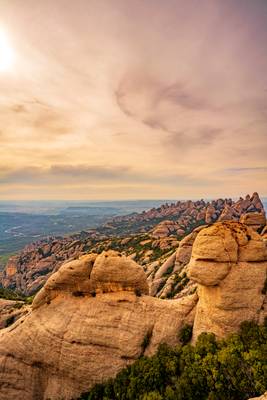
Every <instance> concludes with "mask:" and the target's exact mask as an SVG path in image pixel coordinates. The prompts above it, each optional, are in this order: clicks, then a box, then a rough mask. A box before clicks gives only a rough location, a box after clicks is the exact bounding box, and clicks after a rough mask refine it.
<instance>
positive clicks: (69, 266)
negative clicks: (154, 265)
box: [0, 252, 197, 400]
mask: <svg viewBox="0 0 267 400" xmlns="http://www.w3.org/2000/svg"><path fill="white" fill-rule="evenodd" d="M147 291H148V286H147V282H146V276H145V273H144V271H143V270H142V268H141V267H140V266H138V265H137V264H136V263H135V262H134V261H133V260H130V259H127V258H126V257H125V256H121V255H119V254H116V253H114V252H108V253H103V254H101V255H99V256H97V255H95V254H92V255H87V256H84V257H81V258H80V259H79V260H75V261H72V262H68V263H65V264H63V265H62V267H61V268H60V269H59V270H58V272H56V273H55V274H53V275H52V276H51V277H50V278H49V279H48V281H47V282H46V284H45V286H44V288H43V289H42V290H41V291H40V292H39V293H38V295H37V296H36V297H35V299H34V302H33V311H32V312H31V313H30V314H28V315H27V316H24V317H22V318H20V319H19V320H18V321H16V322H15V323H14V324H12V325H11V326H10V327H8V328H6V329H2V331H1V332H0V399H1V400H8V399H16V400H35V399H47V400H48V399H51V400H58V399H65V400H66V399H73V398H75V397H78V396H79V395H80V394H81V393H82V392H84V391H88V390H89V389H90V387H91V386H92V385H94V384H95V383H97V382H102V381H103V380H106V379H108V378H110V377H114V376H115V375H116V374H117V373H118V372H119V371H120V370H121V369H122V368H124V367H126V366H127V365H129V364H130V363H132V362H134V361H135V360H136V359H138V358H139V357H140V356H141V355H143V354H145V355H152V354H153V353H154V352H155V351H156V349H157V347H158V345H159V344H160V343H163V342H165V343H168V344H170V345H175V344H177V343H178V342H179V341H178V333H179V331H180V330H181V328H182V327H183V325H184V324H187V323H189V324H192V323H193V320H194V310H195V305H196V302H197V295H196V294H194V295H192V296H188V297H186V298H185V299H180V300H162V299H157V298H154V297H150V296H147V295H146V293H147Z"/></svg>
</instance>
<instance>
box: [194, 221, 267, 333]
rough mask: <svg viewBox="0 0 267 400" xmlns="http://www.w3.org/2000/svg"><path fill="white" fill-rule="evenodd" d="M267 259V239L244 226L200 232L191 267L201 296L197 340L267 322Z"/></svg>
mask: <svg viewBox="0 0 267 400" xmlns="http://www.w3.org/2000/svg"><path fill="white" fill-rule="evenodd" d="M266 259H267V257H266V244H265V242H264V240H263V239H262V237H261V236H260V235H258V234H257V233H256V232H255V231H254V230H253V229H251V228H249V227H248V226H246V225H244V224H241V223H238V222H233V221H231V222H230V221H229V222H221V223H216V224H214V225H212V226H210V227H208V228H205V229H203V230H201V231H200V233H199V234H198V235H197V237H196V239H195V242H194V244H193V250H192V257H191V260H190V263H189V267H188V275H189V277H190V278H191V279H192V280H194V281H195V282H197V283H198V296H199V301H198V304H197V310H196V317H195V321H194V328H193V341H195V340H196V338H197V337H198V335H199V334H200V333H202V332H213V333H215V334H216V335H217V336H219V337H223V336H226V335H227V334H229V333H232V332H235V331H237V330H238V328H239V326H240V323H241V322H242V321H244V320H254V321H256V322H263V319H264V317H265V316H266V315H267V309H266V293H265V291H264V285H265V282H266V273H267V262H266Z"/></svg>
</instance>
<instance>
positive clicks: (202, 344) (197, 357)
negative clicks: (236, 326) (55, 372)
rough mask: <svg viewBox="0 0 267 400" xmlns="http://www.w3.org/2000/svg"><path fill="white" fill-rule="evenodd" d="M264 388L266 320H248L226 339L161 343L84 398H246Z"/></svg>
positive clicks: (266, 384)
mask: <svg viewBox="0 0 267 400" xmlns="http://www.w3.org/2000/svg"><path fill="white" fill-rule="evenodd" d="M185 336H187V334H186V335H185ZM266 389H267V323H265V325H264V326H257V325H255V324H254V323H252V322H246V323H243V324H242V326H241V329H240V332H239V334H234V335H231V336H230V337H229V338H228V339H226V340H216V339H215V336H214V335H213V334H207V333H205V334H202V335H200V336H199V338H198V341H197V343H196V345H195V346H191V345H189V344H187V345H184V346H182V347H175V348H171V347H169V346H167V345H165V344H162V345H161V346H160V347H159V349H158V351H157V353H156V354H155V355H154V356H153V357H151V358H147V357H141V358H140V359H138V360H137V361H136V362H135V363H134V364H132V365H131V366H129V367H127V368H125V369H124V370H122V371H121V372H120V373H119V374H118V375H117V377H116V378H115V379H110V380H109V381H108V382H106V383H104V384H98V385H96V386H94V387H93V388H92V390H91V391H90V392H89V393H87V394H84V395H83V396H82V397H81V399H83V400H100V399H103V400H104V399H105V400H116V399H120V400H245V399H248V398H249V397H255V396H259V395H260V394H262V393H263V392H264V391H265V390H266Z"/></svg>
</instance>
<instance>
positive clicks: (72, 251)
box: [1, 193, 264, 295]
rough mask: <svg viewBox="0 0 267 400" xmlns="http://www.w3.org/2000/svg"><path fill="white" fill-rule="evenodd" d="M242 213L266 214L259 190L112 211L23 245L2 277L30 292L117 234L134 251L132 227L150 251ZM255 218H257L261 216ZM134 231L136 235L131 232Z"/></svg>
mask: <svg viewBox="0 0 267 400" xmlns="http://www.w3.org/2000/svg"><path fill="white" fill-rule="evenodd" d="M245 213H250V214H254V213H255V215H256V214H258V213H259V214H260V215H264V208H263V205H262V203H261V201H260V198H259V196H258V194H257V193H254V194H253V195H252V196H251V197H250V196H249V195H247V196H246V198H245V199H243V198H240V199H239V200H238V201H236V202H235V201H233V200H231V199H217V200H213V201H211V202H206V201H204V200H198V201H191V200H188V201H178V202H176V203H172V204H163V205H162V206H161V207H158V208H153V209H151V210H148V211H144V212H142V213H139V214H138V213H134V214H131V215H127V216H120V217H116V218H113V219H112V220H111V221H110V222H109V223H108V224H106V225H104V226H101V227H99V228H97V229H96V230H94V231H90V232H81V233H80V234H76V235H72V236H71V237H66V238H48V239H46V240H42V241H39V242H37V243H34V244H32V245H29V246H27V247H26V248H25V249H24V250H23V251H22V252H21V253H20V254H19V255H16V256H14V257H12V258H11V259H10V260H9V262H8V263H7V265H6V268H5V271H4V272H3V276H2V278H1V283H2V285H3V287H5V288H11V289H15V290H17V291H19V292H21V293H23V294H25V295H32V294H34V293H36V292H37V291H38V290H39V289H40V288H41V287H42V286H43V285H44V283H45V282H46V281H47V279H48V278H49V276H51V274H52V273H53V272H55V271H57V269H58V268H59V267H60V266H61V265H62V263H63V262H64V261H66V260H68V259H77V258H78V257H80V256H81V255H83V254H86V253H88V251H91V252H97V253H99V252H101V251H102V250H103V249H109V248H112V249H113V248H114V243H113V242H114V240H113V239H114V237H118V236H120V235H124V236H125V235H126V234H127V235H128V236H127V237H126V238H125V237H122V238H121V240H120V241H119V240H117V243H118V246H117V247H116V249H118V250H120V251H125V253H126V254H127V255H129V253H130V252H132V254H134V253H136V255H137V252H136V249H134V248H132V250H131V247H132V236H133V234H134V233H135V232H138V234H140V233H141V231H144V232H147V233H146V235H148V236H150V239H151V240H152V241H153V246H152V250H153V252H154V250H155V249H157V248H159V249H160V250H163V251H165V250H171V249H173V248H175V247H177V246H178V240H180V239H182V238H183V237H184V236H185V235H187V234H188V233H190V232H191V231H192V229H194V227H196V226H198V225H202V224H204V223H208V224H210V223H213V222H215V221H217V220H232V219H234V220H239V218H240V217H241V215H243V214H245ZM250 218H251V217H250ZM253 218H254V221H255V218H259V217H256V216H253ZM159 221H160V223H159V224H158V222H159ZM248 221H249V219H248ZM251 221H252V220H251ZM256 222H259V219H258V221H256ZM256 225H257V224H256ZM256 225H255V226H256ZM129 235H130V236H129ZM135 236H138V235H137V234H136V233H135ZM133 247H134V246H133ZM144 250H145V247H144ZM149 250H151V248H150V249H149ZM151 256H152V257H151ZM151 258H152V260H151ZM154 259H155V258H154V257H153V253H149V254H147V256H146V257H143V255H142V256H141V257H138V262H140V263H142V264H148V263H150V262H151V261H154Z"/></svg>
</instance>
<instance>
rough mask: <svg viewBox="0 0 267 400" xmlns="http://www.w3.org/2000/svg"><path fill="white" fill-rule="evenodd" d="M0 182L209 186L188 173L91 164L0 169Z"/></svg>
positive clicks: (207, 181)
mask: <svg viewBox="0 0 267 400" xmlns="http://www.w3.org/2000/svg"><path fill="white" fill-rule="evenodd" d="M0 183H2V184H11V185H14V184H23V185H29V186H32V185H37V186H43V185H47V184H49V185H52V186H53V185H69V186H72V185H73V184H75V185H80V184H87V185H92V184H98V185H100V186H101V185H103V184H107V183H109V184H112V183H114V184H115V183H117V184H118V183H121V184H127V183H131V184H149V185H154V184H160V185H163V186H165V185H180V186H188V185H195V186H201V185H203V184H207V185H210V184H212V181H211V180H205V179H199V178H195V177H194V176H190V175H188V174H179V173H175V172H164V171H161V172H160V173H159V174H158V175H157V176H155V175H154V174H151V173H145V172H142V171H136V170H133V169H132V168H131V167H129V166H126V165H123V166H117V167H114V166H113V167H111V166H106V167H103V166H97V165H95V166H92V165H51V166H50V167H49V168H42V167H37V166H27V167H23V168H17V169H9V168H1V173H0Z"/></svg>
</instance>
